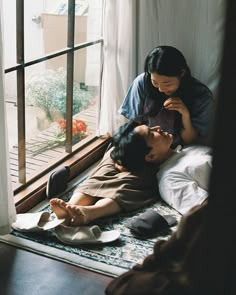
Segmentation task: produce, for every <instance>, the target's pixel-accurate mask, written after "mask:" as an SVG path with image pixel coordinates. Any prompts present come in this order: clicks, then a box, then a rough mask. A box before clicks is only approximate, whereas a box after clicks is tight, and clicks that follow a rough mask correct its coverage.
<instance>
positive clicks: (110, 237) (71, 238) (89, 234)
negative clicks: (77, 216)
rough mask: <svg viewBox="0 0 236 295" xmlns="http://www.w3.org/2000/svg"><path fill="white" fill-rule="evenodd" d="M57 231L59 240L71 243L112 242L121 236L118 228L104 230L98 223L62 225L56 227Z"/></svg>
mask: <svg viewBox="0 0 236 295" xmlns="http://www.w3.org/2000/svg"><path fill="white" fill-rule="evenodd" d="M55 233H56V236H57V238H58V240H60V241H61V242H63V243H64V244H69V245H79V244H102V243H110V242H113V241H115V240H117V239H118V238H119V236H120V232H119V231H117V230H110V231H104V232H102V231H101V229H100V227H99V226H97V225H93V226H77V227H72V226H63V225H61V226H59V227H57V228H56V229H55Z"/></svg>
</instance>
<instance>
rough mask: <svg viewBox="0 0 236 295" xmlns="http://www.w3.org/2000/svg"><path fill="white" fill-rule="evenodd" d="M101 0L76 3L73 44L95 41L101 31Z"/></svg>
mask: <svg viewBox="0 0 236 295" xmlns="http://www.w3.org/2000/svg"><path fill="white" fill-rule="evenodd" d="M102 2H103V1H102V0H89V1H76V3H77V6H76V7H78V8H80V9H76V15H75V44H78V43H82V42H85V41H92V40H96V39H98V38H100V37H101V31H102Z"/></svg>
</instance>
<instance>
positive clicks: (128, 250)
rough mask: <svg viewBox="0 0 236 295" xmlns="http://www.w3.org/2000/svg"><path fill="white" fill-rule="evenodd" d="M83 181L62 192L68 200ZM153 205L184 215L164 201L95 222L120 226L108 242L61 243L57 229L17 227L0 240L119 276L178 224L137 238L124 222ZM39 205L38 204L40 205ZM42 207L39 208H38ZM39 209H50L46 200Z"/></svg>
mask: <svg viewBox="0 0 236 295" xmlns="http://www.w3.org/2000/svg"><path fill="white" fill-rule="evenodd" d="M80 183H81V180H79V181H78V182H77V183H75V184H74V185H73V187H71V188H70V189H69V190H67V192H66V193H65V194H64V195H63V196H61V198H62V199H63V200H65V201H67V200H69V199H70V197H71V195H72V194H73V191H74V189H75V188H76V186H77V185H79V184H80ZM150 207H152V208H155V209H156V210H157V211H158V212H159V213H160V214H161V215H165V214H172V215H173V216H175V217H176V219H177V220H178V221H179V220H180V218H181V215H180V214H179V213H178V212H176V211H175V210H174V209H172V208H170V207H169V206H168V205H166V204H165V203H164V202H162V201H158V202H156V203H154V204H153V205H151V206H149V207H146V208H144V209H142V210H138V211H135V212H133V213H128V214H127V213H126V214H124V213H122V214H119V215H116V216H113V217H109V218H102V219H100V220H97V221H96V222H94V224H96V225H98V226H99V227H100V228H101V229H102V230H104V231H106V230H113V229H115V230H119V231H120V233H121V235H120V238H119V239H118V240H116V241H114V242H112V243H109V244H100V245H79V246H69V245H65V244H63V243H61V242H60V241H59V240H58V239H57V238H56V235H55V233H54V230H50V231H47V232H43V233H42V232H40V233H21V232H17V231H15V230H13V231H12V233H11V234H9V235H6V236H2V237H0V241H2V242H4V243H9V244H12V245H16V246H17V247H19V248H22V249H26V250H28V251H31V252H34V253H37V254H40V255H44V256H47V257H52V258H54V259H58V260H60V261H64V262H67V263H70V264H73V265H77V266H80V267H83V268H86V269H89V270H92V271H95V272H99V273H103V274H106V275H109V276H112V277H116V276H118V275H120V274H122V273H123V272H125V271H127V270H129V269H130V268H132V266H133V265H135V264H136V263H141V262H142V261H143V259H144V257H146V256H147V255H149V254H151V253H152V250H153V245H154V243H155V241H157V240H158V239H167V238H168V237H169V236H170V234H171V232H172V231H175V230H176V226H175V227H172V228H171V229H170V230H167V231H164V232H161V233H160V234H159V235H158V236H157V237H156V238H154V239H139V238H136V237H135V236H134V235H132V233H131V232H130V230H129V229H128V228H127V227H126V226H125V223H126V221H127V220H128V219H130V218H132V217H134V216H137V215H139V214H141V213H143V212H145V211H146V210H148V209H150ZM38 208H39V206H38ZM37 210H38V211H39V209H37ZM40 210H47V211H50V208H49V205H48V203H47V202H44V203H42V204H41V205H40Z"/></svg>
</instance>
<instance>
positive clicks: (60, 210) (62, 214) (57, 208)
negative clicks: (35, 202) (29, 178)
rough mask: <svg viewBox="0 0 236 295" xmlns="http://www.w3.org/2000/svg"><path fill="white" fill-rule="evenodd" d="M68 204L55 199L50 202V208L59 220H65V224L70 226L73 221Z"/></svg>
mask: <svg viewBox="0 0 236 295" xmlns="http://www.w3.org/2000/svg"><path fill="white" fill-rule="evenodd" d="M66 206H67V203H66V202H65V201H63V200H61V199H57V198H53V199H51V200H50V208H51V210H52V211H53V212H54V213H55V214H56V216H57V218H58V219H62V218H65V222H64V223H65V224H66V225H68V224H69V223H70V220H71V215H70V212H69V211H68V210H67V209H66Z"/></svg>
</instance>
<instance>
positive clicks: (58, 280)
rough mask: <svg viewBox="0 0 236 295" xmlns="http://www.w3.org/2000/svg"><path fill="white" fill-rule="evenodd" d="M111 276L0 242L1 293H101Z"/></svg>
mask: <svg viewBox="0 0 236 295" xmlns="http://www.w3.org/2000/svg"><path fill="white" fill-rule="evenodd" d="M112 279H113V278H111V277H108V276H105V275H102V274H99V273H95V272H91V271H88V270H85V269H82V268H79V267H77V266H73V265H70V264H67V263H64V262H60V261H57V260H53V259H51V258H47V257H44V256H40V255H37V254H34V253H31V252H28V251H25V250H21V249H18V248H15V247H13V246H10V245H7V244H4V243H1V242H0V294H1V295H23V294H25V295H27V294H30V295H100V294H101V295H104V290H105V288H106V286H107V284H108V283H109V282H110V281H112Z"/></svg>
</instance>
